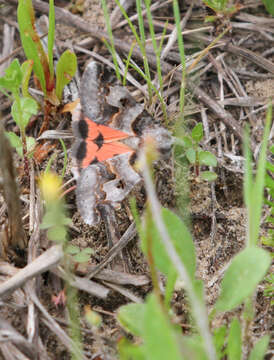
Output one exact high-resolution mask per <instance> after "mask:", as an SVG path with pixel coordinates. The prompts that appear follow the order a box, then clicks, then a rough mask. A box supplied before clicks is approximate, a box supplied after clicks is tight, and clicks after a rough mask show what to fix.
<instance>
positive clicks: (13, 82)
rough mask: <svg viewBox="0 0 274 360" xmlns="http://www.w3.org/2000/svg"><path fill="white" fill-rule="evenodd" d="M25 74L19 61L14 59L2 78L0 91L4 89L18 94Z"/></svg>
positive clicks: (0, 79)
mask: <svg viewBox="0 0 274 360" xmlns="http://www.w3.org/2000/svg"><path fill="white" fill-rule="evenodd" d="M22 78H23V74H22V71H21V67H20V64H19V61H18V59H14V60H13V61H12V63H11V64H10V65H9V67H8V68H7V69H6V70H5V76H3V77H1V78H0V89H1V88H4V89H6V90H8V91H10V92H12V93H14V92H18V91H19V88H20V85H21V82H22Z"/></svg>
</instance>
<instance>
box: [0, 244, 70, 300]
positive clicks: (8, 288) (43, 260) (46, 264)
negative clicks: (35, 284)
mask: <svg viewBox="0 0 274 360" xmlns="http://www.w3.org/2000/svg"><path fill="white" fill-rule="evenodd" d="M62 257H63V251H62V247H61V246H60V245H54V246H52V247H51V248H50V249H48V250H47V251H45V252H44V253H43V254H42V255H40V256H39V257H37V258H36V259H35V260H34V261H33V262H32V263H30V264H29V265H27V266H25V267H24V268H23V269H21V270H19V271H18V272H17V273H16V274H15V275H14V276H13V277H11V278H10V279H8V280H7V281H5V282H4V283H3V284H0V297H3V296H7V295H8V294H10V293H11V292H13V291H14V290H15V289H17V288H19V287H20V286H22V285H23V284H25V283H26V282H27V281H28V280H30V279H32V278H33V277H35V276H37V275H39V274H42V273H43V272H45V271H47V270H48V269H50V268H51V267H53V266H54V265H56V264H57V263H58V262H59V261H60V260H61V258H62Z"/></svg>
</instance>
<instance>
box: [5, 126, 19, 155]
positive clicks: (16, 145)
mask: <svg viewBox="0 0 274 360" xmlns="http://www.w3.org/2000/svg"><path fill="white" fill-rule="evenodd" d="M5 134H6V136H7V138H8V139H9V141H10V144H11V146H12V147H13V148H15V150H16V151H17V153H18V155H19V156H21V157H22V156H23V145H22V140H21V138H20V137H19V136H17V135H16V134H15V133H14V132H12V131H9V132H6V133H5Z"/></svg>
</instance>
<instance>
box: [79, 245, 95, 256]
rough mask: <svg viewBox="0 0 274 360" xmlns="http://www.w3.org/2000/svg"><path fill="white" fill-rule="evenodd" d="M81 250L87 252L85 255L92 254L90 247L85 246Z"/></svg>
mask: <svg viewBox="0 0 274 360" xmlns="http://www.w3.org/2000/svg"><path fill="white" fill-rule="evenodd" d="M82 252H83V253H84V254H87V255H92V254H94V250H93V249H92V248H90V247H87V248H85V249H83V250H82Z"/></svg>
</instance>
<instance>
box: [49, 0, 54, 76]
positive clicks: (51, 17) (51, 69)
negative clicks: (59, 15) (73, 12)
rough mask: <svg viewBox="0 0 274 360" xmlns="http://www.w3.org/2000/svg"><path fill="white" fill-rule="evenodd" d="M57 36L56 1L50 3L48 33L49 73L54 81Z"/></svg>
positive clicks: (51, 0) (52, 0)
mask: <svg viewBox="0 0 274 360" xmlns="http://www.w3.org/2000/svg"><path fill="white" fill-rule="evenodd" d="M54 36H55V10H54V0H50V2H49V33H48V59H49V73H50V78H51V80H52V81H53V79H54V67H53V46H54Z"/></svg>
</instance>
